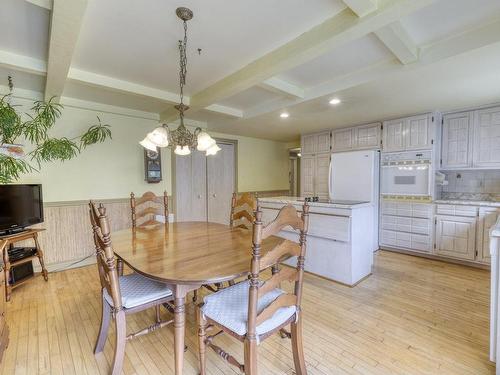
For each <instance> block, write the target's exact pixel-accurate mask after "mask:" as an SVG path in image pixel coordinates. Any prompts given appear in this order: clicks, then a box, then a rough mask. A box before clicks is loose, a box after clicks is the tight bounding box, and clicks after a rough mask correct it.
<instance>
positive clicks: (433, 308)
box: [0, 251, 494, 375]
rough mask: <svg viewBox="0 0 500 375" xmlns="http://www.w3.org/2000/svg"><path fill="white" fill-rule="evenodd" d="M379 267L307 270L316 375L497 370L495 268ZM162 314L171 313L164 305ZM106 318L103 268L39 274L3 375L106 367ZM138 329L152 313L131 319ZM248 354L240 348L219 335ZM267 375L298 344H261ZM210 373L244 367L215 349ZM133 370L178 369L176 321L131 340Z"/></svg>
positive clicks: (392, 257)
mask: <svg viewBox="0 0 500 375" xmlns="http://www.w3.org/2000/svg"><path fill="white" fill-rule="evenodd" d="M375 259H376V261H375V268H374V273H373V275H372V276H371V277H369V278H368V279H366V280H365V281H363V282H362V283H361V284H359V285H358V286H356V287H355V288H349V287H346V286H343V285H340V284H336V283H333V282H330V281H326V280H323V279H321V278H318V277H315V276H311V275H307V276H306V281H305V283H304V297H303V309H304V346H305V356H306V362H307V367H308V373H309V375H330V374H379V375H387V374H405V375H408V374H440V375H441V374H454V375H455V374H470V375H479V374H494V366H493V364H492V363H490V362H489V361H488V330H489V323H488V314H489V272H488V271H484V270H479V269H474V268H468V267H464V266H460V265H452V264H446V263H442V262H439V261H433V260H428V259H423V258H416V257H412V256H408V255H403V254H395V253H389V252H384V251H381V252H379V253H378V254H377V256H376V257H375ZM164 314H167V313H166V312H164ZM99 318H100V299H99V281H98V278H97V269H96V267H95V266H88V267H85V268H80V269H73V270H69V271H65V272H60V273H56V274H50V275H49V282H48V283H45V282H44V281H43V278H42V277H41V276H38V277H36V278H35V280H33V281H32V282H31V283H27V284H26V285H25V286H22V287H19V288H18V289H16V290H15V291H14V293H13V296H12V302H10V303H9V304H8V322H9V326H10V329H11V342H10V346H9V348H8V349H7V351H6V355H5V357H4V360H3V363H2V365H1V366H0V368H1V371H0V373H1V374H4V375H10V374H29V375H34V374H51V375H52V374H54V375H56V374H64V375H69V374H78V375H80V374H89V375H90V374H107V373H108V369H109V363H110V361H111V360H112V346H113V345H114V330H111V332H110V336H109V339H108V341H107V343H106V347H105V351H104V354H101V355H98V356H96V357H95V356H94V355H93V353H92V349H93V345H94V342H95V338H96V336H97V331H98V325H99ZM130 318H131V319H130V320H129V328H130V329H131V330H136V329H138V328H140V327H142V326H145V325H147V324H149V323H151V322H152V321H153V320H154V311H153V310H151V311H147V312H144V313H140V314H136V315H134V316H131V317H130ZM194 319H195V318H194V308H193V305H192V303H191V304H190V305H189V306H188V307H187V320H188V325H187V342H186V344H187V345H188V347H189V348H188V352H187V353H186V365H185V374H189V375H192V374H197V333H196V327H195V324H194ZM216 340H221V341H222V342H223V343H224V345H223V346H224V347H225V348H232V349H233V350H232V354H234V355H235V356H236V357H238V358H240V360H241V359H242V345H241V344H240V343H239V342H237V341H235V340H233V339H231V338H229V337H220V338H217V339H216ZM259 349H260V350H259V354H260V363H259V367H260V374H262V375H268V374H269V375H273V374H287V375H290V374H293V373H294V371H293V370H292V367H293V360H292V352H291V349H290V341H288V340H283V339H281V338H279V336H275V337H272V338H270V339H268V340H266V341H265V342H264V343H263V344H262V345H261V346H260V348H259ZM207 363H208V366H207V367H208V374H213V375H215V374H237V373H238V372H237V371H236V369H235V368H232V367H229V366H228V365H226V363H225V362H224V361H222V360H221V359H220V358H218V357H217V356H216V355H215V353H213V352H211V351H209V352H208V362H207ZM124 373H125V374H173V332H172V327H168V328H164V329H162V330H160V331H156V332H154V333H152V334H149V335H145V336H142V337H140V338H137V339H135V340H132V341H129V342H128V343H127V354H126V359H125V363H124Z"/></svg>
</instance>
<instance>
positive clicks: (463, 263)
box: [380, 246, 491, 271]
mask: <svg viewBox="0 0 500 375" xmlns="http://www.w3.org/2000/svg"><path fill="white" fill-rule="evenodd" d="M380 250H385V251H391V252H393V253H400V254H405V255H411V256H414V257H419V258H427V259H432V260H437V261H439V262H444V263H453V264H459V265H461V266H468V267H474V268H480V269H483V270H487V271H489V270H490V269H491V267H490V265H489V264H484V263H477V262H470V261H467V260H462V259H455V258H447V257H442V256H439V255H434V254H426V253H421V252H418V251H411V250H404V249H398V248H393V247H387V246H380Z"/></svg>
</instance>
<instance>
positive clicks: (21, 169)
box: [0, 155, 33, 184]
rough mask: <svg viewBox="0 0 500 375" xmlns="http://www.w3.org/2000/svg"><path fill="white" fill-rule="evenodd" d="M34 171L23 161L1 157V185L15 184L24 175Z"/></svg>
mask: <svg viewBox="0 0 500 375" xmlns="http://www.w3.org/2000/svg"><path fill="white" fill-rule="evenodd" d="M32 170H33V168H32V167H31V166H30V165H29V164H28V163H27V162H26V161H25V160H23V159H14V158H12V157H10V156H5V155H0V184H8V183H11V182H15V181H16V180H18V179H19V177H20V175H21V174H22V173H28V172H30V171H32Z"/></svg>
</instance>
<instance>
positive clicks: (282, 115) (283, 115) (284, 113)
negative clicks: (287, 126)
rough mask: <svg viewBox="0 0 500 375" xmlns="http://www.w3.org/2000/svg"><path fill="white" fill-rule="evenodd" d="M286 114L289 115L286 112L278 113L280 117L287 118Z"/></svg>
mask: <svg viewBox="0 0 500 375" xmlns="http://www.w3.org/2000/svg"><path fill="white" fill-rule="evenodd" d="M288 116H290V115H289V114H288V113H287V112H283V113H282V114H280V117H281V118H287V117H288Z"/></svg>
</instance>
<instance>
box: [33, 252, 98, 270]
mask: <svg viewBox="0 0 500 375" xmlns="http://www.w3.org/2000/svg"><path fill="white" fill-rule="evenodd" d="M96 262H97V260H96V257H95V256H94V255H93V254H92V256H91V257H89V258H87V259H84V260H82V261H80V262H79V259H73V260H67V261H64V262H58V263H52V264H47V265H46V267H47V271H49V273H50V272H62V271H66V270H69V269H72V268H80V267H85V266H90V265H92V264H96ZM33 270H34V271H35V272H41V270H42V268H41V267H40V264H38V262H37V261H35V262H34V264H33Z"/></svg>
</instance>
